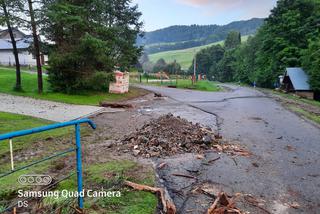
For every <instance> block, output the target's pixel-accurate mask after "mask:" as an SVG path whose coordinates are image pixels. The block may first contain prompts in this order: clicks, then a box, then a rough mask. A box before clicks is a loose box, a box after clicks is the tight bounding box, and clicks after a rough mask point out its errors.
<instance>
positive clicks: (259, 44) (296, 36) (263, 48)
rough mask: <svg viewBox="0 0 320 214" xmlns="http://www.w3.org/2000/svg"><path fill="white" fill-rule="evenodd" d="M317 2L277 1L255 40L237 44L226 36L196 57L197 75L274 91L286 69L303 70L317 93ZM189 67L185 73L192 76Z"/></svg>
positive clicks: (236, 36) (233, 36) (319, 42)
mask: <svg viewBox="0 0 320 214" xmlns="http://www.w3.org/2000/svg"><path fill="white" fill-rule="evenodd" d="M319 50H320V1H318V0H279V1H278V2H277V6H276V7H275V8H274V9H273V10H272V11H271V15H270V16H269V17H268V18H267V19H266V20H265V23H264V24H263V26H262V27H261V28H260V29H259V30H258V32H257V33H256V35H255V36H253V37H250V38H249V39H248V41H247V42H244V43H241V41H240V33H238V32H232V33H230V34H229V35H228V38H227V39H226V41H225V45H224V46H220V45H216V46H212V47H209V48H207V49H204V50H202V51H200V52H199V53H198V54H197V55H196V58H197V72H199V73H203V74H206V75H207V76H208V78H209V79H214V80H218V81H222V82H234V81H236V82H242V83H247V84H252V83H253V82H255V83H256V84H257V85H258V86H260V87H270V88H271V87H274V86H275V85H276V84H277V81H278V76H279V75H282V74H283V73H284V70H285V68H286V67H303V68H304V69H305V70H306V72H307V73H308V74H309V76H310V85H311V87H312V89H313V90H315V91H318V92H319V91H320V51H319ZM192 71H193V65H192V66H191V67H190V69H189V72H190V73H192Z"/></svg>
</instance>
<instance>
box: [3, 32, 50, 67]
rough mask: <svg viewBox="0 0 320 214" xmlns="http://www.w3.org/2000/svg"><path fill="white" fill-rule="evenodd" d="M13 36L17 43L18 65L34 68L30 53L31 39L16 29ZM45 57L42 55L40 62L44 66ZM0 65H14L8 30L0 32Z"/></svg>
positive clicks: (33, 60) (33, 57)
mask: <svg viewBox="0 0 320 214" xmlns="http://www.w3.org/2000/svg"><path fill="white" fill-rule="evenodd" d="M13 35H14V37H15V40H16V43H17V49H18V52H19V61H20V65H25V66H35V65H36V59H35V56H34V55H33V54H32V53H31V52H30V49H31V47H32V43H33V38H32V36H30V35H26V34H24V33H23V32H21V31H19V30H18V29H13ZM46 58H47V57H46V56H44V55H42V56H41V61H42V64H44V62H45V59H46ZM0 65H15V60H14V55H13V48H12V43H11V39H10V35H9V32H8V30H0Z"/></svg>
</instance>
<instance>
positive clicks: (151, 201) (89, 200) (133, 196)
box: [44, 160, 158, 214]
mask: <svg viewBox="0 0 320 214" xmlns="http://www.w3.org/2000/svg"><path fill="white" fill-rule="evenodd" d="M84 174H85V176H84V178H85V189H87V190H93V191H99V190H102V189H103V190H104V191H120V193H121V196H120V197H86V198H85V204H84V205H85V211H86V213H97V214H101V213H108V214H116V213H117V214H128V213H130V214H140V213H144V214H152V213H155V210H156V207H157V204H158V200H157V197H156V196H155V195H154V194H152V193H149V192H143V191H134V190H132V189H129V188H126V187H125V186H123V185H122V182H123V181H124V180H130V181H134V182H137V183H141V184H147V185H154V183H155V177H154V173H153V170H152V168H151V167H146V166H142V165H139V164H137V163H136V162H132V161H129V160H113V161H110V162H107V163H100V164H94V165H88V166H87V167H85V173H84ZM75 181H76V178H75V176H74V177H72V178H70V179H68V180H66V181H63V182H61V183H60V184H59V185H58V186H57V188H56V190H58V191H62V190H69V191H75V190H76V182H75ZM69 203H70V198H69V199H66V198H64V199H63V198H58V199H55V198H47V199H45V200H44V206H45V207H47V209H48V210H52V208H53V207H59V206H62V205H65V204H69ZM73 203H74V202H73ZM69 211H70V208H69V207H68V206H64V208H63V210H62V212H61V213H68V212H69Z"/></svg>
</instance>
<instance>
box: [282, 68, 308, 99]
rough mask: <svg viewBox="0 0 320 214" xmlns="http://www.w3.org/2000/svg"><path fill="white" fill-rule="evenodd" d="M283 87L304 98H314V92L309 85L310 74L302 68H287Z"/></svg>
mask: <svg viewBox="0 0 320 214" xmlns="http://www.w3.org/2000/svg"><path fill="white" fill-rule="evenodd" d="M282 89H284V90H285V91H286V92H291V93H295V94H297V95H298V96H300V97H303V98H308V99H314V92H313V91H312V90H311V87H310V85H309V76H308V75H307V73H306V72H305V71H304V70H303V69H302V68H286V72H285V74H284V77H283V81H282Z"/></svg>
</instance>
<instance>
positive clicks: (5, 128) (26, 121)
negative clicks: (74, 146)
mask: <svg viewBox="0 0 320 214" xmlns="http://www.w3.org/2000/svg"><path fill="white" fill-rule="evenodd" d="M52 123H53V122H52V121H49V120H43V119H38V118H34V117H29V116H24V115H20V114H11V113H5V112H0V134H4V133H7V132H13V131H18V130H23V129H31V128H34V127H39V126H44V125H49V124H52ZM71 130H72V129H71V128H61V129H55V130H51V131H47V132H40V133H37V134H32V135H27V136H23V137H18V138H14V139H13V150H14V151H17V150H22V149H24V148H28V147H30V146H32V142H35V141H37V140H44V139H48V138H56V137H61V136H65V135H66V134H68V133H70V131H71ZM8 152H9V148H8V143H7V142H5V141H0V156H3V155H4V154H7V153H8Z"/></svg>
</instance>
